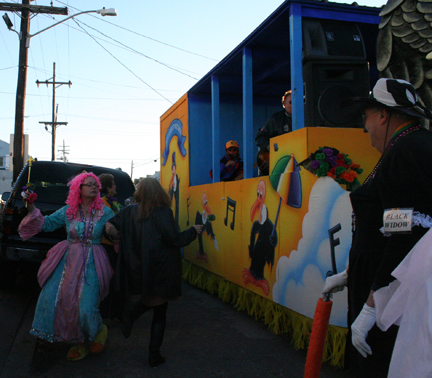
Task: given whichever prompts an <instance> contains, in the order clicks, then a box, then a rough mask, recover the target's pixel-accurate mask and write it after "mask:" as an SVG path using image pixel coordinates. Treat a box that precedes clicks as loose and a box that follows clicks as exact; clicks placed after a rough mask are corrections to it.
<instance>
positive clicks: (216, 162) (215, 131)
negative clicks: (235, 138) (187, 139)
mask: <svg viewBox="0 0 432 378" xmlns="http://www.w3.org/2000/svg"><path fill="white" fill-rule="evenodd" d="M211 99H212V104H211V110H212V166H213V182H219V181H220V158H221V157H220V156H219V155H220V154H219V150H220V145H221V144H220V114H219V113H220V104H219V76H216V75H212V77H211Z"/></svg>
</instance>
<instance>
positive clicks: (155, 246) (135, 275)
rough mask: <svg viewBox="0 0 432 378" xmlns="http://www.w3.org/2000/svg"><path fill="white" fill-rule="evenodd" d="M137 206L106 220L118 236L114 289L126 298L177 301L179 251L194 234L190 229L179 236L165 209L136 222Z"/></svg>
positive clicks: (129, 207)
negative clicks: (117, 231) (118, 245)
mask: <svg viewBox="0 0 432 378" xmlns="http://www.w3.org/2000/svg"><path fill="white" fill-rule="evenodd" d="M138 206H139V205H138V204H134V205H130V206H127V207H125V208H123V209H122V210H121V211H120V213H119V214H117V215H116V216H115V217H114V218H112V219H111V220H110V223H112V225H113V226H114V227H116V229H117V230H119V231H120V235H121V236H120V252H119V256H118V260H117V267H116V287H117V288H118V289H120V290H121V291H123V292H125V293H126V294H130V295H136V294H141V295H143V296H145V297H147V296H157V297H163V298H174V297H178V296H180V295H181V277H182V262H181V252H180V247H184V246H187V245H188V244H190V243H191V242H192V241H193V240H194V239H195V238H196V235H197V232H196V230H195V228H194V227H191V228H189V229H188V230H186V231H183V232H179V231H178V230H177V227H176V224H175V221H174V217H173V212H172V210H171V209H170V208H168V207H163V208H160V209H157V210H155V211H154V212H153V213H152V214H151V215H150V216H149V217H147V218H146V219H144V220H143V221H137V219H138V210H139V208H138Z"/></svg>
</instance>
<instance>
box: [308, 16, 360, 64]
mask: <svg viewBox="0 0 432 378" xmlns="http://www.w3.org/2000/svg"><path fill="white" fill-rule="evenodd" d="M302 29H303V63H306V62H307V61H309V60H349V61H354V60H359V61H365V60H366V49H365V46H364V42H363V37H362V34H361V32H360V29H359V28H358V26H357V24H355V23H353V22H346V21H345V22H344V21H333V20H316V19H304V20H303V21H302Z"/></svg>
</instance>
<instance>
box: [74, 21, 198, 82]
mask: <svg viewBox="0 0 432 378" xmlns="http://www.w3.org/2000/svg"><path fill="white" fill-rule="evenodd" d="M76 21H77V22H79V23H80V24H83V25H85V26H87V27H88V28H89V29H92V30H94V31H96V32H98V33H100V34H102V35H103V36H104V37H106V38H108V39H111V40H112V41H114V42H116V43H118V44H119V45H121V46H123V47H125V48H126V49H128V50H130V51H133V52H134V53H137V54H139V55H142V56H144V57H145V58H147V59H150V60H153V61H154V62H156V63H159V64H161V65H163V66H165V67H167V68H169V69H171V70H173V71H176V72H178V73H180V74H182V75H185V76H188V77H190V78H192V79H194V80H198V78H196V77H193V76H191V75H188V74H186V73H184V72H181V71H179V70H177V69H175V68H173V67H172V66H170V65H168V64H165V63H163V62H161V61H159V60H157V59H154V58H152V57H150V56H148V55H146V54H144V53H142V52H140V51H137V50H135V49H133V48H132V47H130V46H127V45H125V44H124V43H122V42H120V41H117V40H116V39H114V38H111V37H110V36H108V35H106V34H104V33H102V32H101V31H99V30H97V29H95V28H93V27H91V26H89V25H87V24H86V23H84V22H82V21H81V20H76Z"/></svg>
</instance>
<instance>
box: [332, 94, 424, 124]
mask: <svg viewBox="0 0 432 378" xmlns="http://www.w3.org/2000/svg"><path fill="white" fill-rule="evenodd" d="M374 106H379V107H385V108H387V109H390V110H391V109H394V110H397V111H399V112H402V113H405V114H408V115H411V116H413V117H418V118H424V119H428V120H432V119H431V118H430V117H428V116H427V115H426V114H425V112H424V111H423V110H422V109H421V108H419V107H414V108H411V109H410V108H405V107H402V106H387V105H384V104H382V103H381V102H379V101H377V100H375V99H374V98H372V97H351V98H349V99H347V100H344V101H342V102H341V103H340V105H339V108H340V110H341V111H342V112H343V113H345V114H347V115H350V116H352V117H357V116H359V115H360V114H361V113H362V112H363V111H364V110H365V109H366V108H368V107H374Z"/></svg>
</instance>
